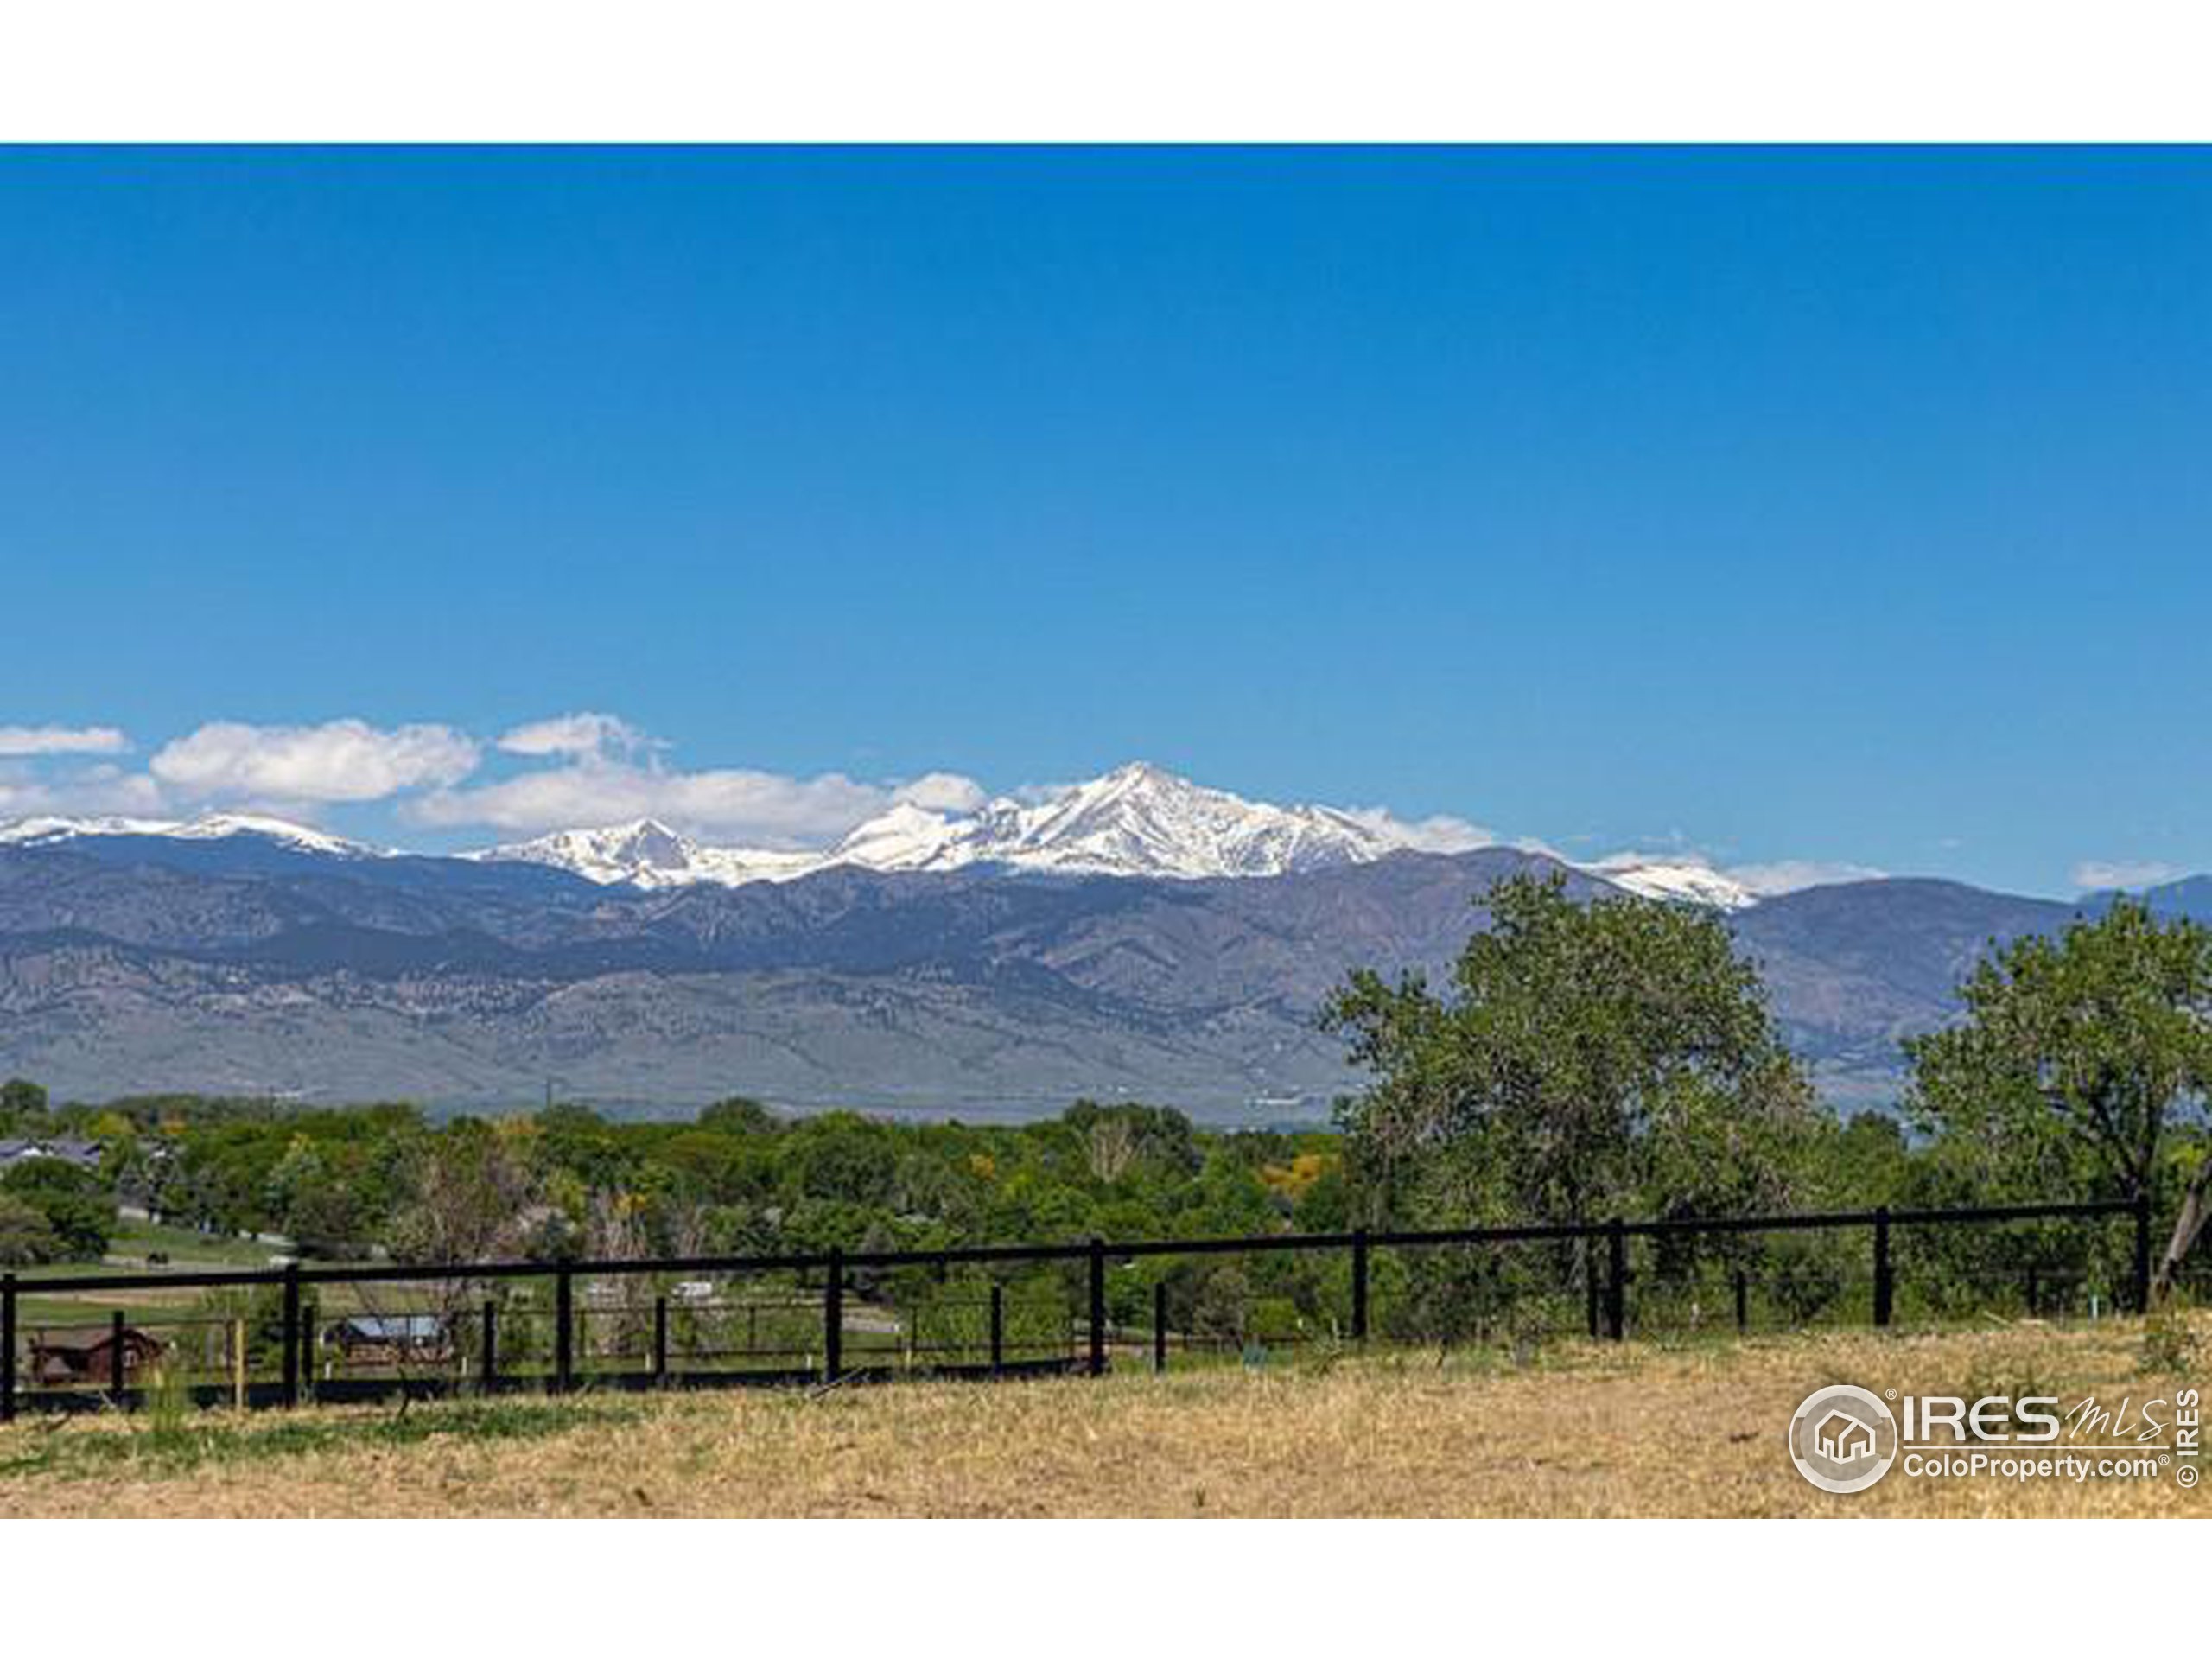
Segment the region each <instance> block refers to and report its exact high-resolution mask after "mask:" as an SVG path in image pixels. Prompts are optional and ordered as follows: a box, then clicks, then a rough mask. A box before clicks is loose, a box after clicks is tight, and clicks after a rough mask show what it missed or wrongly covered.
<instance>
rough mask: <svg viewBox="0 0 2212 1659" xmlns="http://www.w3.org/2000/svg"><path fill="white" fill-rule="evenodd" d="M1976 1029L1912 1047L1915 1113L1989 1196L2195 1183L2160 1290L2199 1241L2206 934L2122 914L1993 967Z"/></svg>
mask: <svg viewBox="0 0 2212 1659" xmlns="http://www.w3.org/2000/svg"><path fill="white" fill-rule="evenodd" d="M1960 996H1961V1001H1963V1003H1964V1004H1965V1009H1966V1018H1965V1020H1963V1021H1961V1023H1960V1024H1958V1025H1956V1026H1954V1027H1949V1028H1948V1029H1947V1030H1943V1031H1940V1032H1936V1033H1931V1034H1929V1035H1928V1036H1925V1037H1919V1038H1915V1039H1909V1040H1908V1041H1907V1042H1906V1044H1905V1051H1906V1054H1907V1056H1908V1058H1910V1061H1911V1063H1912V1084H1911V1088H1910V1093H1909V1095H1908V1109H1909V1110H1910V1113H1911V1115H1912V1116H1913V1117H1914V1119H1915V1121H1916V1123H1917V1124H1918V1126H1919V1127H1920V1128H1922V1129H1923V1130H1925V1131H1927V1132H1929V1133H1930V1134H1933V1135H1939V1136H1941V1137H1942V1141H1944V1143H1945V1144H1946V1146H1947V1147H1948V1148H1950V1149H1951V1150H1952V1151H1953V1153H1954V1155H1955V1156H1959V1157H1961V1158H1966V1159H1969V1160H1974V1161H1975V1162H1976V1163H1978V1164H1979V1165H1980V1166H1981V1167H1982V1169H1983V1170H1984V1171H1985V1172H1986V1174H1987V1176H1988V1177H1989V1178H1990V1179H1992V1180H1993V1181H1999V1182H2004V1183H2006V1184H2008V1185H2014V1186H2016V1187H2025V1188H2028V1189H2030V1190H2037V1191H2042V1192H2049V1191H2051V1190H2053V1186H2054V1185H2056V1184H2059V1183H2064V1184H2066V1185H2067V1186H2068V1187H2070V1188H2071V1189H2073V1190H2087V1189H2097V1188H2101V1189H2102V1190H2103V1191H2105V1192H2109V1193H2111V1194H2113V1196H2116V1197H2120V1198H2135V1197H2137V1196H2138V1195H2139V1194H2145V1193H2150V1192H2153V1191H2154V1190H2155V1188H2156V1185H2157V1183H2158V1178H2159V1175H2160V1173H2161V1170H2162V1168H2164V1166H2167V1165H2168V1163H2169V1162H2170V1161H2171V1163H2173V1164H2175V1165H2177V1166H2180V1167H2182V1168H2183V1169H2184V1170H2185V1171H2186V1173H2185V1175H2184V1178H2183V1192H2182V1199H2181V1204H2180V1207H2179V1212H2178V1214H2177V1217H2176V1221H2175V1225H2174V1230H2173V1232H2172V1235H2171V1237H2170V1238H2169V1240H2168V1243H2167V1246H2166V1250H2165V1254H2164V1260H2163V1261H2162V1262H2161V1264H2160V1267H2159V1269H2158V1285H2159V1287H2160V1288H2161V1289H2162V1290H2163V1289H2164V1288H2165V1287H2167V1286H2169V1285H2171V1282H2172V1278H2173V1274H2174V1271H2175V1269H2176V1268H2177V1267H2178V1266H2179V1265H2180V1263H2181V1261H2182V1259H2183V1256H2184V1255H2187V1253H2188V1251H2189V1248H2190V1244H2191V1243H2192V1242H2193V1241H2194V1240H2195V1238H2196V1235H2197V1233H2198V1232H2199V1231H2200V1230H2202V1227H2203V1224H2204V1221H2205V1215H2206V1184H2207V1181H2208V1179H2212V1159H2208V1157H2207V1153H2208V1150H2212V1148H2209V1147H2208V1135H2207V1121H2206V1098H2207V1093H2208V1090H2212V930H2208V929H2206V928H2204V927H2202V926H2201V925H2198V924H2196V923H2195V922H2191V921H2189V920H2187V919H2185V918H2176V919H2174V920H2172V921H2170V922H2164V923H2162V922H2160V921H2159V920H2158V918H2156V917H2154V916H2153V915H2152V913H2151V912H2150V911H2149V910H2148V909H2147V908H2145V906H2142V905H2139V904H2136V903H2134V902H2133V901H2127V900H2123V901H2121V902H2120V903H2117V904H2115V905H2113V907H2112V908H2111V909H2110V910H2109V911H2107V912H2105V914H2104V915H2102V916H2101V917H2098V918H2094V919H2082V920H2077V921H2075V922H2074V923H2073V924H2072V925H2069V927H2068V928H2067V929H2066V930H2065V931H2064V932H2063V933H2062V934H2060V935H2059V936H2058V937H2056V938H2049V937H2044V936H2042V935H2032V936H2030V937H2028V938H2021V939H2017V940H2015V941H2013V942H2012V944H2009V945H2007V946H2005V947H2004V948H2003V949H2002V950H1998V951H1995V952H1993V954H1991V955H1990V956H1988V957H1985V958H1984V959H1983V960H1982V961H1981V962H1980V963H1979V964H1977V965H1976V967H1975V968H1974V972H1973V973H1972V974H1971V975H1970V976H1968V977H1967V981H1966V982H1965V983H1964V984H1963V985H1962V986H1961V988H1960Z"/></svg>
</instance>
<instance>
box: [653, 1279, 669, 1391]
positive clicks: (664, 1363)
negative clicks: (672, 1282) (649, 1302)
mask: <svg viewBox="0 0 2212 1659" xmlns="http://www.w3.org/2000/svg"><path fill="white" fill-rule="evenodd" d="M653 1381H654V1382H656V1383H662V1384H664V1385H665V1384H666V1383H667V1382H668V1298H667V1297H665V1296H656V1297H654V1298H653Z"/></svg>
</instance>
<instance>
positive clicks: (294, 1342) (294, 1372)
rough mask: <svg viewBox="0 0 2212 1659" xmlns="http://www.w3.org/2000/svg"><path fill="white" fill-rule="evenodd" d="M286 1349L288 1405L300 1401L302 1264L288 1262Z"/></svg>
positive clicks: (285, 1323) (285, 1364)
mask: <svg viewBox="0 0 2212 1659" xmlns="http://www.w3.org/2000/svg"><path fill="white" fill-rule="evenodd" d="M283 1349H284V1361H283V1364H284V1370H283V1378H284V1381H283V1400H284V1403H285V1404H286V1405H288V1406H296V1405H298V1404H299V1403H300V1264H299V1263H298V1262H287V1263H286V1264H285V1267H284V1335H283Z"/></svg>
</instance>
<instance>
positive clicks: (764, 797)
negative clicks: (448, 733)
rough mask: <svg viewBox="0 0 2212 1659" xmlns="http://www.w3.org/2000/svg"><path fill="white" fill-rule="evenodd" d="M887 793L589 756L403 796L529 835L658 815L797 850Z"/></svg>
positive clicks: (832, 832) (420, 808)
mask: <svg viewBox="0 0 2212 1659" xmlns="http://www.w3.org/2000/svg"><path fill="white" fill-rule="evenodd" d="M890 798H891V797H890V792H889V791H887V790H884V789H881V788H879V787H877V786H875V785H869V784H862V783H856V782H855V781H854V780H853V779H850V778H847V777H845V776H844V775H843V774H842V773H839V772H825V773H823V774H822V775H821V776H819V777H816V778H786V777H783V776H781V775H779V774H778V773H776V772H753V771H747V770H743V769H740V768H721V769H717V770H715V771H709V772H672V771H668V770H666V769H664V768H662V767H660V766H652V765H645V766H639V765H634V764H632V763H631V762H629V761H624V760H600V759H597V758H593V759H589V760H579V761H577V762H575V764H573V765H570V766H549V767H546V768H544V769H543V770H541V771H537V772H523V773H521V774H520V775H519V776H517V777H513V778H505V779H500V780H499V781H498V782H497V783H489V784H479V785H474V786H473V787H470V788H467V789H442V790H439V791H435V792H434V793H432V794H429V795H426V796H424V797H423V798H421V799H420V800H417V801H415V802H412V803H410V805H409V806H408V808H407V815H408V816H409V817H411V818H413V819H415V820H416V822H418V823H426V824H439V825H462V824H483V825H487V826H489V827H490V828H493V829H502V830H510V831H520V832H523V833H527V834H533V835H534V834H537V833H540V832H542V831H544V830H548V829H574V828H582V827H594V826H597V825H601V824H608V823H624V822H626V821H627V820H629V819H632V818H657V819H658V820H659V821H660V822H662V823H665V824H667V825H669V826H670V827H671V829H678V830H681V831H683V833H684V834H686V835H692V836H700V837H702V838H704V839H708V840H736V841H740V842H748V843H751V844H753V845H758V846H763V847H773V848H799V847H812V846H817V845H820V844H822V843H823V842H829V841H831V840H834V839H836V837H837V836H840V835H842V834H843V833H844V832H845V831H846V830H848V829H851V828H852V827H853V826H854V825H855V824H856V823H860V822H861V820H862V819H863V818H866V817H871V816H873V815H874V813H876V812H878V811H880V810H882V809H883V807H884V806H885V805H887V804H888V803H889V801H890Z"/></svg>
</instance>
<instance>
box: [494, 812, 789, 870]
mask: <svg viewBox="0 0 2212 1659" xmlns="http://www.w3.org/2000/svg"><path fill="white" fill-rule="evenodd" d="M461 857H463V858H467V859H475V860H478V861H483V862H487V863H513V864H548V865H550V866H552V867H553V868H555V869H560V870H567V871H569V873H570V874H575V875H581V876H582V877H583V878H584V879H585V880H587V881H597V882H599V883H601V885H602V886H613V885H616V884H618V883H627V884H628V885H630V886H632V887H689V886H690V885H692V884H693V883H695V882H701V881H713V882H718V883H720V884H721V885H722V886H724V887H741V886H743V885H744V884H745V883H747V882H748V881H788V880H791V879H792V878H793V877H796V876H801V875H805V874H808V873H809V872H810V871H813V870H817V869H820V868H823V866H824V864H825V863H826V862H827V860H825V859H824V857H823V855H821V854H819V853H784V852H770V851H765V850H761V849H754V848H747V847H709V846H705V845H703V844H702V843H701V842H696V841H694V840H692V839H691V838H690V836H684V835H680V834H678V833H677V831H676V830H673V829H670V828H669V827H668V826H667V825H666V824H664V823H657V822H656V821H654V820H653V819H652V818H639V819H637V820H635V821H634V822H632V823H613V824H608V825H607V826H606V827H605V828H604V829H556V830H554V831H553V832H552V833H551V834H550V835H544V836H537V838H536V839H535V840H531V841H520V842H513V843H512V844H511V845H508V846H505V847H487V848H485V849H482V850H481V851H479V852H473V853H463V854H461Z"/></svg>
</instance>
